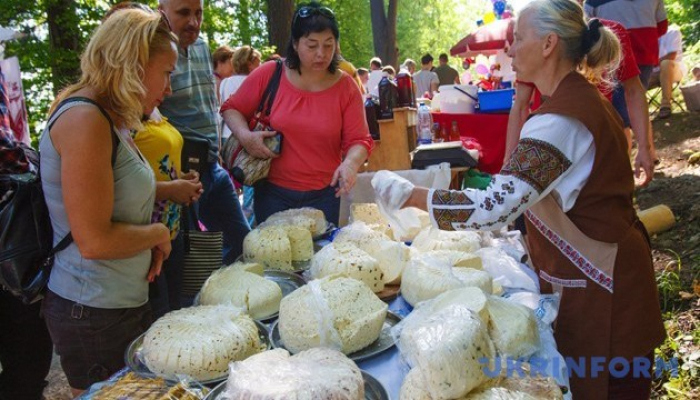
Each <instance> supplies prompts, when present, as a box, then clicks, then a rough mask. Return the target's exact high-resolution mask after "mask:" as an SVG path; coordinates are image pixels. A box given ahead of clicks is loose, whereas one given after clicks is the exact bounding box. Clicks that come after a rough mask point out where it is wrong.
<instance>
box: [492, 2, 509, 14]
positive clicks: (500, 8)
mask: <svg viewBox="0 0 700 400" xmlns="http://www.w3.org/2000/svg"><path fill="white" fill-rule="evenodd" d="M505 10H506V2H505V1H503V0H496V2H495V3H493V12H494V13H495V14H496V15H499V16H500V15H501V14H503V12H504V11H505Z"/></svg>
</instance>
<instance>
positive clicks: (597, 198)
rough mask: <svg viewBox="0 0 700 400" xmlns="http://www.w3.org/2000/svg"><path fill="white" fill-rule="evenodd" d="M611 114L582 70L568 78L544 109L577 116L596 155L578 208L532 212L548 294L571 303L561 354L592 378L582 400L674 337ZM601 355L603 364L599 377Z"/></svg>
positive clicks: (582, 383) (533, 241)
mask: <svg viewBox="0 0 700 400" xmlns="http://www.w3.org/2000/svg"><path fill="white" fill-rule="evenodd" d="M612 112H614V109H612V107H611V106H610V104H609V103H608V102H606V101H605V100H604V99H603V98H602V97H601V96H600V94H599V93H598V92H597V90H596V89H595V87H593V86H592V85H590V84H589V83H588V82H586V81H585V79H584V78H582V77H581V76H580V75H579V74H578V73H572V74H570V75H568V76H567V77H566V78H565V79H564V80H563V81H562V82H561V83H560V85H559V87H557V90H556V91H555V93H554V94H553V95H552V97H551V98H550V99H549V100H547V102H546V103H545V104H544V105H543V106H542V107H541V108H540V109H539V110H538V112H537V113H538V114H544V113H555V114H560V115H564V116H568V117H572V118H575V119H578V120H579V121H581V122H582V123H583V124H584V125H585V126H586V127H587V128H588V130H589V131H590V132H591V134H592V135H593V138H594V143H595V148H596V155H595V160H594V163H593V168H592V170H591V174H590V176H589V178H588V181H587V183H586V185H585V186H584V187H583V189H582V190H581V193H580V194H579V196H578V197H577V200H576V204H575V205H574V207H573V208H572V209H571V210H569V211H568V212H567V213H564V212H563V210H562V209H561V207H560V206H559V204H558V203H557V202H556V200H555V198H554V197H553V196H554V194H550V195H549V196H547V197H545V198H544V199H543V200H541V201H539V202H538V203H537V204H535V205H534V206H533V207H531V208H530V210H528V212H526V217H527V232H528V245H529V247H530V252H531V256H532V261H533V265H534V266H535V268H536V271H537V273H538V275H539V278H540V285H541V290H542V292H543V293H552V292H558V293H560V294H561V296H562V297H561V303H560V309H559V316H558V318H557V321H556V325H555V328H554V331H555V338H556V340H557V345H558V348H559V351H560V352H561V353H562V355H564V357H568V358H570V359H573V360H574V361H577V362H578V361H584V362H585V367H586V368H585V371H584V374H583V375H584V376H581V377H579V376H576V374H574V375H573V376H572V377H571V389H572V394H573V397H574V399H576V400H579V399H596V400H604V399H607V398H608V396H607V393H608V383H609V382H608V381H609V371H608V363H609V362H610V360H611V359H613V358H614V357H623V358H625V359H627V360H630V362H631V359H632V358H634V357H645V356H647V355H648V354H649V352H650V351H651V350H652V349H654V348H655V347H656V346H657V345H659V344H660V343H661V342H662V341H663V339H664V337H665V330H664V326H663V321H662V319H661V310H660V307H659V301H658V293H657V290H656V282H655V279H654V271H653V263H652V259H651V250H650V247H649V240H648V237H647V235H646V231H645V230H644V227H643V226H642V225H641V223H640V222H639V220H638V219H637V218H636V215H635V212H634V209H633V208H632V192H633V190H634V182H633V179H632V170H631V166H630V163H629V158H628V156H627V147H626V141H625V140H626V139H625V138H624V135H623V133H622V127H621V125H620V123H619V119H618V117H612V115H613V114H612ZM581 357H582V359H580V358H581ZM592 358H599V359H600V360H602V361H603V362H602V364H601V365H602V366H603V368H602V371H600V372H598V373H597V376H595V377H594V376H592V371H591V361H592Z"/></svg>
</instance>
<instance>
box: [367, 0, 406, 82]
mask: <svg viewBox="0 0 700 400" xmlns="http://www.w3.org/2000/svg"><path fill="white" fill-rule="evenodd" d="M397 9H398V0H389V7H388V12H387V11H386V10H385V8H384V0H370V12H371V15H372V39H373V43H374V54H375V55H376V56H377V57H379V58H381V59H382V63H383V64H384V65H392V66H394V68H396V70H397V71H398V60H397V59H398V54H399V51H398V50H399V49H397V48H396V15H397Z"/></svg>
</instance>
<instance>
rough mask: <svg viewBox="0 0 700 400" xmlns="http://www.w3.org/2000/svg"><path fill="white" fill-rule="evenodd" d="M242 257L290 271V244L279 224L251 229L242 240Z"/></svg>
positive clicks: (285, 232) (272, 267) (273, 267)
mask: <svg viewBox="0 0 700 400" xmlns="http://www.w3.org/2000/svg"><path fill="white" fill-rule="evenodd" d="M243 257H244V258H245V260H246V261H250V262H257V263H261V264H263V265H265V267H266V268H269V269H278V270H283V271H292V270H293V269H294V268H293V267H292V245H291V243H290V241H289V236H288V235H287V231H286V230H285V229H284V228H282V227H280V226H268V227H264V228H259V229H253V230H252V231H250V232H248V234H247V235H246V237H245V239H244V240H243Z"/></svg>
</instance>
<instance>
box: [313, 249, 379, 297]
mask: <svg viewBox="0 0 700 400" xmlns="http://www.w3.org/2000/svg"><path fill="white" fill-rule="evenodd" d="M309 273H310V274H311V277H312V278H314V279H316V278H323V277H325V276H330V275H336V274H339V275H342V276H346V277H348V278H354V279H357V280H359V281H362V282H364V283H365V284H366V285H367V286H368V287H369V288H370V289H372V291H373V292H375V293H378V292H381V291H382V290H383V289H384V274H383V272H382V269H381V268H380V267H379V263H378V262H377V260H376V259H374V258H373V257H372V256H370V255H369V254H367V253H366V252H364V251H362V250H360V249H359V248H357V247H356V246H355V245H354V244H353V243H350V242H344V243H336V242H333V243H331V244H329V245H327V246H325V247H323V248H322V249H321V250H320V251H319V252H318V253H316V254H315V255H314V257H313V258H312V259H311V268H310V269H309Z"/></svg>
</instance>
